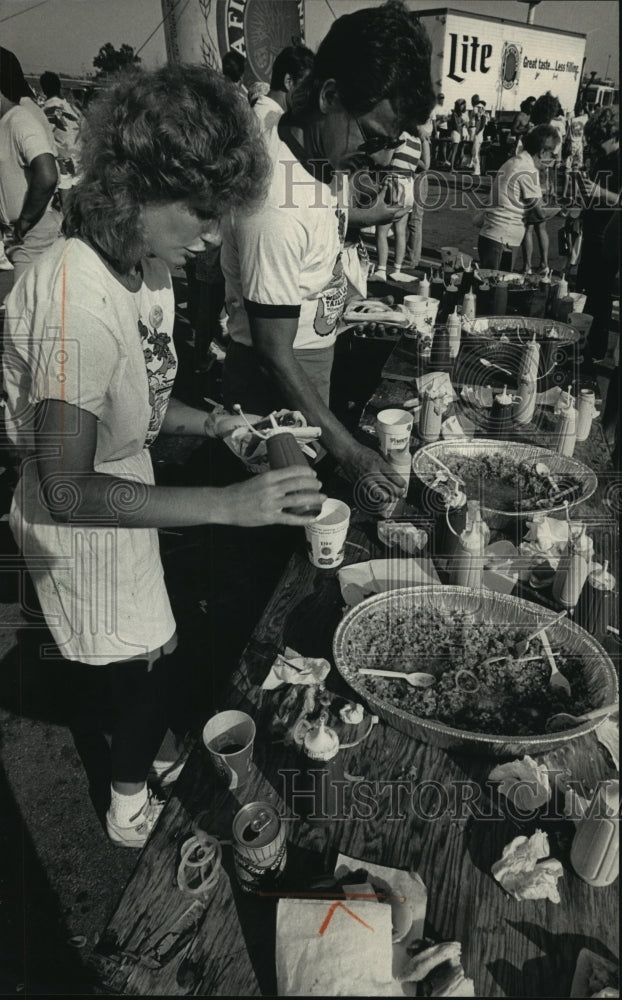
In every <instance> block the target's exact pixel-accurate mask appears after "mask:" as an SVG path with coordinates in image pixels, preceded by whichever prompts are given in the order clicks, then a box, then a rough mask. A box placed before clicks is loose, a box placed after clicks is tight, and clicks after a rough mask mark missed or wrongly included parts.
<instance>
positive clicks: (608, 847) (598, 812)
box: [570, 779, 620, 888]
mask: <svg viewBox="0 0 622 1000" xmlns="http://www.w3.org/2000/svg"><path fill="white" fill-rule="evenodd" d="M573 801H574V803H575V804H578V803H579V802H580V800H578V799H577V797H576V796H574V799H573ZM619 811H620V784H619V782H618V781H617V780H613V779H610V780H607V781H603V782H602V783H601V785H600V787H599V789H598V792H597V794H596V796H595V798H594V801H593V802H592V803H590V804H589V805H588V806H587V807H586V808H585V810H584V811H583V815H581V816H580V817H579V818H578V819H576V820H575V823H576V827H577V829H576V833H575V835H574V839H573V841H572V845H571V848H570V863H571V865H572V867H573V868H574V870H575V871H576V873H577V875H578V876H579V878H582V879H583V881H584V882H587V883H588V885H592V886H594V887H595V888H601V887H602V886H605V885H611V884H612V883H613V882H615V880H616V879H617V877H618V873H619V871H620V837H619V826H618V824H619Z"/></svg>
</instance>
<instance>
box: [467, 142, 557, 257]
mask: <svg viewBox="0 0 622 1000" xmlns="http://www.w3.org/2000/svg"><path fill="white" fill-rule="evenodd" d="M541 198H542V188H541V187H540V177H539V174H538V169H537V167H536V165H535V163H534V160H533V157H532V156H531V154H530V153H528V152H527V151H526V150H523V152H522V153H517V154H516V155H515V156H510V158H509V159H507V160H506V161H505V163H504V164H503V165H502V166H501V167H500V169H499V170H498V171H497V174H496V176H495V179H494V181H493V185H492V199H491V202H492V204H491V207H490V208H487V209H486V211H485V212H484V223H483V225H482V228H481V230H480V232H481V235H482V236H487V237H488V239H490V240H495V241H496V242H497V243H504V244H507V245H508V246H511V247H517V246H519V245H520V244H521V243H522V240H523V236H524V235H525V216H526V214H527V212H528V211H529V209H530V208H533V206H534V205H535V203H536V202H537V201H540V199H541Z"/></svg>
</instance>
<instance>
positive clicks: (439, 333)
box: [430, 326, 450, 366]
mask: <svg viewBox="0 0 622 1000" xmlns="http://www.w3.org/2000/svg"><path fill="white" fill-rule="evenodd" d="M449 360H450V353H449V330H448V328H447V327H446V326H437V327H435V329H434V336H433V338H432V351H431V353H430V364H432V365H437V366H442V365H448V364H449Z"/></svg>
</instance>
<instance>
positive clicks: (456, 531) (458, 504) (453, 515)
mask: <svg viewBox="0 0 622 1000" xmlns="http://www.w3.org/2000/svg"><path fill="white" fill-rule="evenodd" d="M466 525H467V498H466V493H463V492H462V490H461V489H460V488H459V487H458V485H457V484H456V486H455V490H454V492H453V493H452V494H451V496H450V497H448V499H447V501H446V507H445V513H444V514H443V517H442V520H439V522H438V526H437V530H436V531H435V533H434V543H435V546H436V548H435V552H434V554H435V555H437V556H445V557H446V558H449V559H451V558H452V557H453V556H455V554H456V551H457V549H458V546H459V544H460V535H461V533H462V532H463V531H464V529H465V528H466Z"/></svg>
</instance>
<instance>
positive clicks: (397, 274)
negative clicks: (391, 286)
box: [389, 271, 417, 284]
mask: <svg viewBox="0 0 622 1000" xmlns="http://www.w3.org/2000/svg"><path fill="white" fill-rule="evenodd" d="M389 277H390V279H391V281H403V282H404V283H405V284H408V283H409V282H411V281H416V280H417V279H416V276H415V275H413V274H404V273H403V272H402V271H394V272H393V274H390V275H389Z"/></svg>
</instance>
